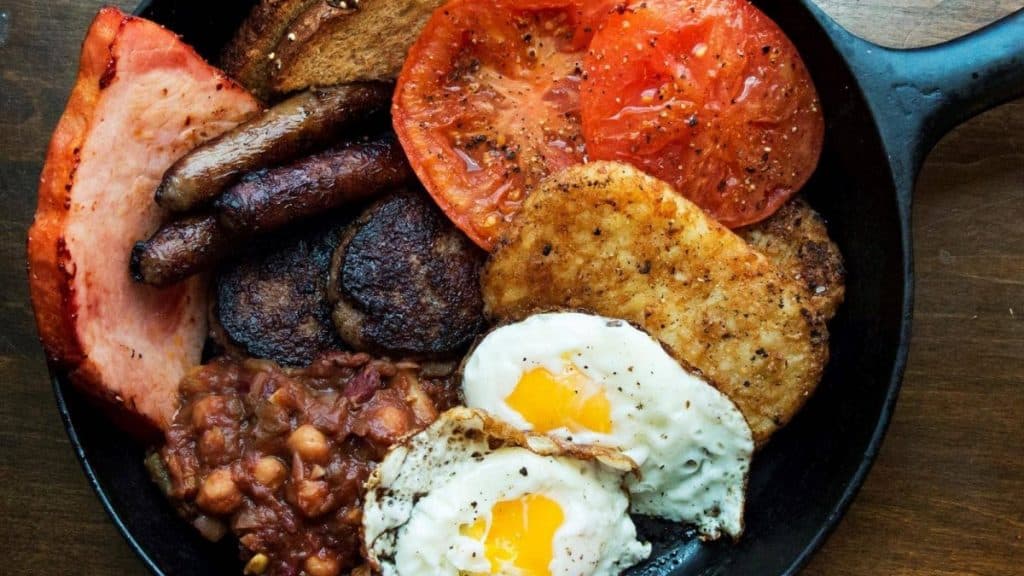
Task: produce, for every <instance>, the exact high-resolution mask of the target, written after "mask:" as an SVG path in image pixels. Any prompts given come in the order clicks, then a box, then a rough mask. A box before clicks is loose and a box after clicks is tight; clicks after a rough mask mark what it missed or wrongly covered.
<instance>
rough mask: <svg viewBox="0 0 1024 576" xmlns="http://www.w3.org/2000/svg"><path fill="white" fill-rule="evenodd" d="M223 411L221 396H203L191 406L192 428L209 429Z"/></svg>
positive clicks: (222, 398)
mask: <svg viewBox="0 0 1024 576" xmlns="http://www.w3.org/2000/svg"><path fill="white" fill-rule="evenodd" d="M224 410H225V406H224V397H223V396H218V395H216V394H211V395H209V396H203V397H202V398H200V399H199V400H196V402H195V404H193V405H192V427H193V428H195V429H196V430H205V429H207V428H209V427H210V426H212V425H213V423H214V421H215V420H216V418H217V417H218V416H219V415H220V413H222V412H224Z"/></svg>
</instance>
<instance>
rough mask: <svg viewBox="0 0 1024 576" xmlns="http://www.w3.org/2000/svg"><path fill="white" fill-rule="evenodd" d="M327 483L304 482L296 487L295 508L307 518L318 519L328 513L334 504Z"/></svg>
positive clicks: (317, 481) (319, 481) (318, 481)
mask: <svg viewBox="0 0 1024 576" xmlns="http://www.w3.org/2000/svg"><path fill="white" fill-rule="evenodd" d="M329 496H330V491H329V489H328V487H327V483H326V482H324V481H322V480H303V481H301V482H299V483H298V485H297V486H295V506H296V507H297V508H298V509H299V511H300V512H302V514H303V515H304V516H305V517H306V518H317V517H319V516H322V515H323V514H324V513H325V512H327V511H328V509H329V508H330V506H331V504H332V503H333V502H332V499H331V498H329Z"/></svg>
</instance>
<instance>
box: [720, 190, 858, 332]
mask: <svg viewBox="0 0 1024 576" xmlns="http://www.w3.org/2000/svg"><path fill="white" fill-rule="evenodd" d="M736 233H737V234H739V235H740V237H741V238H743V239H744V240H746V241H747V243H748V244H750V245H751V246H753V247H754V248H756V249H757V251H758V252H760V253H761V254H764V255H765V256H767V257H768V259H769V260H771V262H772V264H775V266H776V267H777V268H778V269H779V270H780V271H781V272H782V273H783V274H785V275H787V276H789V277H790V278H792V279H793V280H796V281H797V282H798V283H800V284H801V285H802V286H803V287H804V288H806V289H807V293H808V295H809V298H808V300H807V307H808V309H810V310H811V311H812V312H814V313H816V314H819V315H820V316H821V317H822V318H824V319H825V320H830V319H831V318H832V317H833V316H835V315H836V310H838V309H839V305H840V304H842V303H843V298H844V296H845V294H846V268H845V267H844V266H843V256H842V254H840V253H839V247H838V246H836V244H835V242H833V241H832V239H831V238H829V237H828V230H827V229H826V228H825V220H824V219H823V218H822V217H821V216H820V215H819V214H818V213H817V212H815V211H814V209H813V208H811V206H810V205H809V204H807V202H805V201H804V200H803V199H801V198H794V199H793V200H791V201H789V202H787V203H786V204H785V205H784V206H783V207H782V208H780V209H779V211H778V212H776V213H775V214H773V215H772V216H771V217H770V218H768V219H767V220H764V221H762V222H759V223H757V224H755V225H753V226H748V227H746V228H741V229H739V230H737V231H736Z"/></svg>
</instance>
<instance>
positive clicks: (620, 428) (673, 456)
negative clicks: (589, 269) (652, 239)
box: [463, 312, 754, 539]
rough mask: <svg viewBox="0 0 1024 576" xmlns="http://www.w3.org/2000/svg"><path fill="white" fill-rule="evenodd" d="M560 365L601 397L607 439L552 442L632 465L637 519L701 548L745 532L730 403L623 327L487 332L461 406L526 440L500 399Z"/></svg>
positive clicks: (738, 420)
mask: <svg viewBox="0 0 1024 576" xmlns="http://www.w3.org/2000/svg"><path fill="white" fill-rule="evenodd" d="M567 362H571V364H572V365H573V369H574V370H577V371H578V372H580V373H582V374H583V375H585V376H586V379H587V380H589V381H590V382H593V383H595V384H596V385H598V386H600V388H601V389H602V390H603V392H604V394H605V395H606V397H607V399H608V401H609V402H610V404H611V422H612V426H611V431H610V432H608V433H600V432H594V431H589V430H580V429H577V430H569V429H568V428H558V429H555V430H550V431H548V432H547V433H548V434H549V435H550V436H552V437H554V438H557V439H559V440H560V441H563V442H571V443H574V444H580V445H585V444H591V445H599V446H606V447H611V448H616V449H619V450H621V451H622V452H623V453H624V454H625V455H626V456H629V457H630V458H632V459H633V461H634V462H635V463H636V464H637V466H639V469H640V474H639V476H638V477H636V476H634V477H632V478H631V479H629V480H627V487H628V489H629V492H630V497H631V510H632V511H633V512H635V513H639V514H645V515H652V516H658V517H662V518H666V519H670V520H674V521H682V522H686V523H688V524H693V525H694V526H695V527H696V528H697V529H698V531H699V532H700V533H701V535H702V536H703V537H705V538H711V539H713V538H718V537H720V536H721V534H722V533H726V534H729V535H731V536H734V537H735V536H738V535H739V534H740V533H741V532H742V531H743V509H744V502H745V498H746V496H745V492H746V479H747V473H748V471H749V468H750V460H751V457H752V454H753V450H754V442H753V438H752V434H751V430H750V427H749V426H748V425H747V422H746V420H745V419H744V417H743V415H742V414H741V413H740V411H739V410H738V409H737V408H736V406H735V404H733V403H732V401H731V400H729V398H728V397H726V396H725V395H724V394H722V393H721V392H719V391H718V390H717V389H716V388H715V387H714V386H712V385H710V384H708V383H707V382H705V381H704V380H702V379H701V378H700V377H699V376H697V375H695V374H693V373H691V372H689V371H687V370H686V369H684V368H683V367H682V366H681V365H680V364H679V362H677V361H676V360H674V359H673V358H672V357H671V356H670V355H669V354H668V353H667V352H666V351H665V349H664V348H663V347H662V346H661V344H659V343H658V342H657V341H656V340H654V339H653V338H651V337H650V336H649V335H648V334H646V333H645V332H643V331H641V330H639V329H637V328H635V327H633V326H632V325H630V324H629V323H628V322H625V321H621V320H614V319H609V318H604V317H600V316H593V315H588V314H580V313H570V312H559V313H547V314H538V315H535V316H532V317H530V318H527V319H526V320H524V321H522V322H519V323H515V324H510V325H506V326H502V327H500V328H498V329H496V330H494V331H493V332H491V333H490V334H489V335H488V336H486V337H485V338H484V339H483V340H482V341H481V342H480V344H479V345H478V346H477V347H476V349H475V350H474V351H473V352H472V354H471V355H470V357H469V358H468V359H467V361H466V363H465V366H464V369H463V392H464V394H465V398H466V404H467V405H469V406H470V407H473V408H479V409H482V410H485V411H487V412H490V413H491V414H493V415H494V416H495V417H496V418H498V419H501V420H504V421H505V422H508V423H509V424H510V425H512V426H515V427H517V428H519V429H521V430H524V431H530V430H532V429H533V425H531V424H530V422H528V421H527V420H526V419H525V418H524V417H523V415H522V414H521V413H520V412H518V411H517V410H516V409H514V408H513V407H511V406H509V404H508V402H507V399H508V398H509V396H510V394H512V393H513V391H514V390H515V389H516V386H517V385H518V383H519V382H520V379H521V378H522V377H523V375H524V374H526V373H527V372H529V371H531V370H533V369H535V368H538V367H543V368H545V369H546V370H548V371H549V372H551V373H553V374H558V373H561V372H563V371H564V370H565V369H566V364H567Z"/></svg>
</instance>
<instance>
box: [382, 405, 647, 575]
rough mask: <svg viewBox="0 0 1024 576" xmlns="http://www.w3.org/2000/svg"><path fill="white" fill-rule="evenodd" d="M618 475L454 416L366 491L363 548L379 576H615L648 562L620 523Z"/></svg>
mask: <svg viewBox="0 0 1024 576" xmlns="http://www.w3.org/2000/svg"><path fill="white" fill-rule="evenodd" d="M630 469H631V462H630V461H629V459H627V458H624V457H622V455H621V454H618V453H615V452H613V451H601V450H587V449H574V450H569V451H566V450H564V449H562V448H560V447H559V446H558V445H557V443H555V442H552V441H551V440H550V439H548V438H546V437H543V436H535V435H529V434H524V433H522V432H520V431H518V430H516V429H514V428H512V427H509V426H508V425H506V424H504V423H501V422H498V421H496V420H493V419H492V418H491V417H490V416H488V415H487V414H486V413H484V412H481V411H477V410H471V409H468V408H454V409H452V410H449V411H448V412H446V413H444V414H442V415H441V417H440V418H439V419H438V420H437V421H436V422H435V423H434V424H432V425H431V426H430V427H428V428H427V429H426V430H424V431H422V432H420V433H419V434H416V435H414V436H412V437H410V438H409V439H408V440H406V441H405V442H404V443H402V444H399V445H397V446H395V447H394V448H392V450H391V451H390V452H389V453H388V454H387V455H386V456H385V457H384V460H383V461H382V462H381V464H380V466H378V467H377V469H376V470H375V471H374V473H373V474H372V475H371V477H370V479H369V480H368V481H367V493H366V500H365V503H364V506H363V538H364V547H365V550H366V552H367V556H368V558H369V560H370V562H371V564H372V565H373V566H374V568H376V569H378V570H380V571H381V572H382V573H383V574H384V576H420V575H423V574H431V575H438V576H443V575H452V576H462V575H477V574H509V575H513V574H514V575H520V576H547V575H565V576H568V575H584V574H588V575H594V576H602V575H615V574H619V573H620V572H622V571H623V570H625V569H626V568H628V567H630V566H632V565H634V564H636V563H638V562H640V561H641V560H643V559H645V558H647V557H648V556H649V555H650V552H651V547H650V545H649V544H644V543H641V542H640V541H638V540H637V536H636V527H635V526H634V525H633V521H632V520H631V519H630V517H629V514H628V507H629V502H628V498H627V497H626V493H625V490H624V489H623V486H622V483H623V478H624V475H625V474H628V473H629V471H630Z"/></svg>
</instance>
